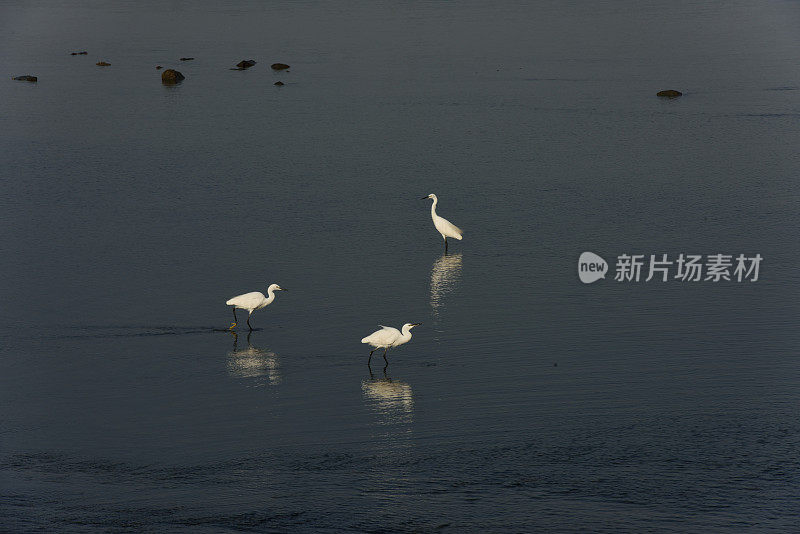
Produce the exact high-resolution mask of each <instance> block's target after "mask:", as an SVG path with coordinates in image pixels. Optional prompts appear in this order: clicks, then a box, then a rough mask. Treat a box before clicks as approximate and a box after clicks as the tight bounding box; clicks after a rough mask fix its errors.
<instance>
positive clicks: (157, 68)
mask: <svg viewBox="0 0 800 534" xmlns="http://www.w3.org/2000/svg"><path fill="white" fill-rule="evenodd" d="M163 68H164V67H162V66H161V65H156V70H159V69H163Z"/></svg>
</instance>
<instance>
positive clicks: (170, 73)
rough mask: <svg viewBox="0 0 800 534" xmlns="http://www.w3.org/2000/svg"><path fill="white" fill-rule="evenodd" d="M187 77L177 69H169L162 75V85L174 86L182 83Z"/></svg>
mask: <svg viewBox="0 0 800 534" xmlns="http://www.w3.org/2000/svg"><path fill="white" fill-rule="evenodd" d="M185 79H186V77H185V76H184V75H183V74H181V73H180V72H178V71H177V70H175V69H167V70H165V71H164V72H162V73H161V83H164V84H167V85H172V84H176V83H178V82H182V81H183V80H185Z"/></svg>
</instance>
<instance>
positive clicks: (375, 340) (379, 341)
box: [361, 325, 402, 347]
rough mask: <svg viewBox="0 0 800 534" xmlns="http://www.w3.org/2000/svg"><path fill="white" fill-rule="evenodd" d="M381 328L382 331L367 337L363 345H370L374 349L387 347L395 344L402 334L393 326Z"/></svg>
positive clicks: (363, 340)
mask: <svg viewBox="0 0 800 534" xmlns="http://www.w3.org/2000/svg"><path fill="white" fill-rule="evenodd" d="M378 326H381V329H380V330H376V331H375V332H373V333H371V334H370V335H368V336H367V337H365V338H364V339H362V340H361V342H362V343H369V344H370V345H372V346H373V347H387V346H389V345H391V344H392V343H394V341H395V340H396V339H397V338H398V337H400V336H401V335H402V334H401V333H400V330H398V329H397V328H392V327H391V326H382V325H378Z"/></svg>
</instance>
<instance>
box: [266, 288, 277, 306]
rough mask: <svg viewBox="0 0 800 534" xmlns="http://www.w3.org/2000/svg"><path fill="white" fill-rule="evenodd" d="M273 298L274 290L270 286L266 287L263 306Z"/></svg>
mask: <svg viewBox="0 0 800 534" xmlns="http://www.w3.org/2000/svg"><path fill="white" fill-rule="evenodd" d="M273 300H275V290H274V289H272V288H269V289H267V300H265V301H264V306H266V305H267V304H269V303H270V302H272V301H273Z"/></svg>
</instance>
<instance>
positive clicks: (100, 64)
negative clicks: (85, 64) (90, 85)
mask: <svg viewBox="0 0 800 534" xmlns="http://www.w3.org/2000/svg"><path fill="white" fill-rule="evenodd" d="M95 65H97V66H98V67H110V66H111V63H108V62H106V61H98V62H97V63H95Z"/></svg>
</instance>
